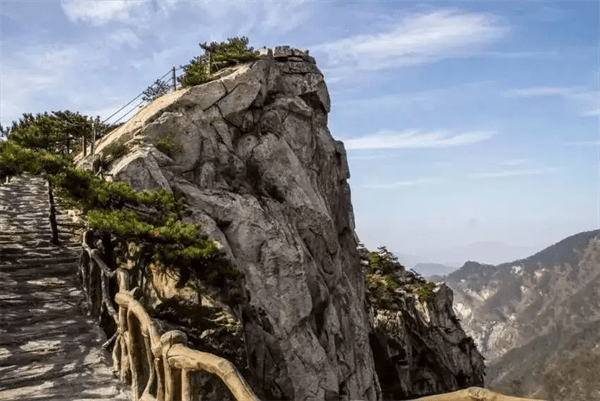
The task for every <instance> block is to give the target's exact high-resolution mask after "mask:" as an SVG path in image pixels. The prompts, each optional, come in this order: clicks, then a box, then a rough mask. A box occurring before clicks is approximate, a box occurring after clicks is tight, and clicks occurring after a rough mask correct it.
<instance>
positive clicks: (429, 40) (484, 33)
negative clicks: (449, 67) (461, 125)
mask: <svg viewBox="0 0 600 401" xmlns="http://www.w3.org/2000/svg"><path fill="white" fill-rule="evenodd" d="M507 30H508V28H506V27H500V26H497V25H496V23H495V20H494V18H493V17H492V16H491V15H488V14H483V13H470V14H468V13H461V12H459V11H455V10H444V11H437V12H433V13H429V14H421V15H416V16H408V17H405V18H403V19H402V20H401V21H400V23H399V24H398V26H396V27H395V28H394V29H392V30H391V31H388V32H379V33H376V34H372V35H357V36H354V37H349V38H345V39H341V40H338V41H335V42H329V43H323V44H320V45H316V46H311V49H313V50H315V51H323V52H326V53H327V54H328V56H329V58H330V61H331V64H333V65H332V66H331V67H335V66H337V65H348V64H354V65H353V66H352V68H353V69H364V70H379V69H383V68H388V67H395V66H401V65H413V64H420V63H425V62H431V61H435V60H438V59H441V58H446V57H456V56H461V55H466V54H467V52H472V49H473V47H474V46H476V45H478V44H483V43H487V42H490V41H493V40H495V39H498V38H500V37H502V36H503V35H504V34H505V33H506V31H507Z"/></svg>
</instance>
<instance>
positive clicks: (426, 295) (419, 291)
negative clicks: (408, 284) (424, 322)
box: [415, 281, 436, 301]
mask: <svg viewBox="0 0 600 401" xmlns="http://www.w3.org/2000/svg"><path fill="white" fill-rule="evenodd" d="M435 288H436V285H435V283H432V282H428V281H426V282H423V283H419V286H418V287H417V288H416V289H415V294H416V295H417V296H418V297H419V300H421V301H433V300H434V299H435V292H434V291H433V290H435Z"/></svg>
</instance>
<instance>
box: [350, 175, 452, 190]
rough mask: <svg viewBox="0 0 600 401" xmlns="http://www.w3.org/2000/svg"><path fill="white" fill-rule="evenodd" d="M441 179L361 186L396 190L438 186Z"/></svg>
mask: <svg viewBox="0 0 600 401" xmlns="http://www.w3.org/2000/svg"><path fill="white" fill-rule="evenodd" d="M440 181H441V180H440V177H423V178H416V179H414V180H408V181H396V182H393V183H391V184H368V185H361V187H362V188H372V189H394V188H399V187H410V186H414V185H423V184H436V183H439V182H440Z"/></svg>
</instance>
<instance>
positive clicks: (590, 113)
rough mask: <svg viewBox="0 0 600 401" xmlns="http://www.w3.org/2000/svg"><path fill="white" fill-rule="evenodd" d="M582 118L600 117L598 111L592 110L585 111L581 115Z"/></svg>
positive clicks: (599, 110)
mask: <svg viewBox="0 0 600 401" xmlns="http://www.w3.org/2000/svg"><path fill="white" fill-rule="evenodd" d="M581 116H582V117H598V116H600V109H593V110H589V111H585V112H583V113H582V114H581Z"/></svg>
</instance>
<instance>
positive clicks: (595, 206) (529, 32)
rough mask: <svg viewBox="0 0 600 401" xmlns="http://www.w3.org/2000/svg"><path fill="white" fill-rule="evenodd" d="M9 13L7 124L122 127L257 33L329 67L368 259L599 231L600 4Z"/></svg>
mask: <svg viewBox="0 0 600 401" xmlns="http://www.w3.org/2000/svg"><path fill="white" fill-rule="evenodd" d="M0 7H1V8H0V15H1V17H0V30H1V33H2V39H1V43H0V45H1V53H2V54H1V56H2V61H1V67H2V73H1V109H0V121H1V122H2V124H3V125H7V124H10V122H11V121H12V120H13V119H17V118H18V117H20V116H21V114H22V113H24V112H32V113H37V112H44V111H53V110H64V109H69V110H72V111H79V112H81V113H82V114H86V115H100V116H102V117H104V118H105V117H108V116H109V115H110V114H112V113H113V112H114V111H116V110H117V109H119V108H120V107H121V106H122V105H124V104H125V103H127V102H128V101H129V100H130V99H132V98H133V97H135V96H136V95H137V94H138V93H140V92H141V91H142V90H144V89H145V88H146V87H147V86H148V85H150V84H151V83H153V82H154V81H155V80H156V79H157V78H159V77H160V76H162V75H164V73H166V72H167V71H168V70H169V69H170V68H171V67H173V66H179V65H182V64H185V63H187V62H188V61H189V60H190V59H191V58H193V57H194V56H195V55H197V54H199V53H200V52H201V49H200V47H199V46H198V43H200V42H206V41H209V42H210V41H213V40H214V41H223V40H226V39H227V38H228V37H233V36H248V37H249V38H250V45H252V46H254V47H255V48H260V47H262V46H268V47H273V46H277V45H290V46H294V47H299V48H307V49H309V50H310V53H311V55H313V56H314V57H315V58H316V60H317V65H318V66H319V68H320V69H321V71H322V72H323V73H324V75H325V79H326V82H327V85H328V88H329V91H330V94H331V99H332V111H331V113H330V118H329V127H330V130H331V132H332V134H333V136H334V137H335V138H336V139H340V140H342V141H344V143H345V144H346V148H347V150H348V159H349V164H350V172H351V175H352V177H351V179H350V185H351V188H352V202H353V205H354V213H355V217H356V226H357V228H356V231H357V234H358V235H359V237H360V239H361V240H362V241H363V242H364V243H365V245H366V246H367V247H369V248H372V249H375V248H376V247H377V246H380V245H385V246H387V247H388V249H390V250H393V251H395V252H400V253H405V254H409V255H419V256H425V255H436V257H435V258H434V259H436V260H437V261H439V262H445V261H448V260H444V258H445V259H448V258H450V256H448V254H447V253H446V254H444V252H442V250H450V249H454V248H457V247H464V246H467V245H469V244H473V243H482V242H489V241H495V242H500V243H501V244H495V245H494V246H496V247H497V248H498V249H503V248H502V246H504V245H506V246H521V247H527V248H528V250H527V251H523V250H522V251H521V252H525V253H524V254H522V255H516V254H514V255H513V254H512V253H510V252H509V251H508V250H507V251H506V254H502V255H499V256H496V259H501V260H494V261H488V262H493V263H499V262H501V261H509V260H511V258H513V257H514V258H516V257H517V256H523V257H524V256H527V255H528V254H529V253H530V252H529V251H530V250H534V251H538V250H541V249H542V248H544V247H546V246H548V245H551V244H552V243H555V242H557V241H559V240H561V239H563V238H564V237H567V236H569V235H572V234H575V233H577V232H580V231H586V230H592V229H597V228H598V227H599V226H600V223H599V174H598V172H599V169H598V166H599V159H598V157H599V152H598V150H599V146H598V145H599V143H598V139H599V125H598V123H599V113H598V111H599V104H598V102H599V99H598V91H599V79H600V77H599V48H598V44H599V15H600V10H599V3H598V2H594V1H587V2H576V1H569V2H515V1H512V2H488V1H485V2H484V1H481V2H450V1H445V2H432V3H429V2H418V3H411V2H400V1H398V2H383V1H382V2H235V1H234V2H229V1H227V2H226V1H220V2H195V1H127V2H121V1H91V0H86V1H75V2H74V1H63V2H59V1H43V2H36V1H18V2H4V1H2V2H0ZM480 245H481V246H483V247H485V246H489V244H487V245H485V246H484V245H482V244H480ZM470 252H473V251H472V250H471V251H470ZM499 252H500V251H499ZM500 253H502V252H500ZM455 258H458V259H461V258H463V256H457V257H455ZM464 258H469V257H468V256H466V255H465V256H464ZM503 258H504V259H503ZM480 261H482V262H486V260H480Z"/></svg>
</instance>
